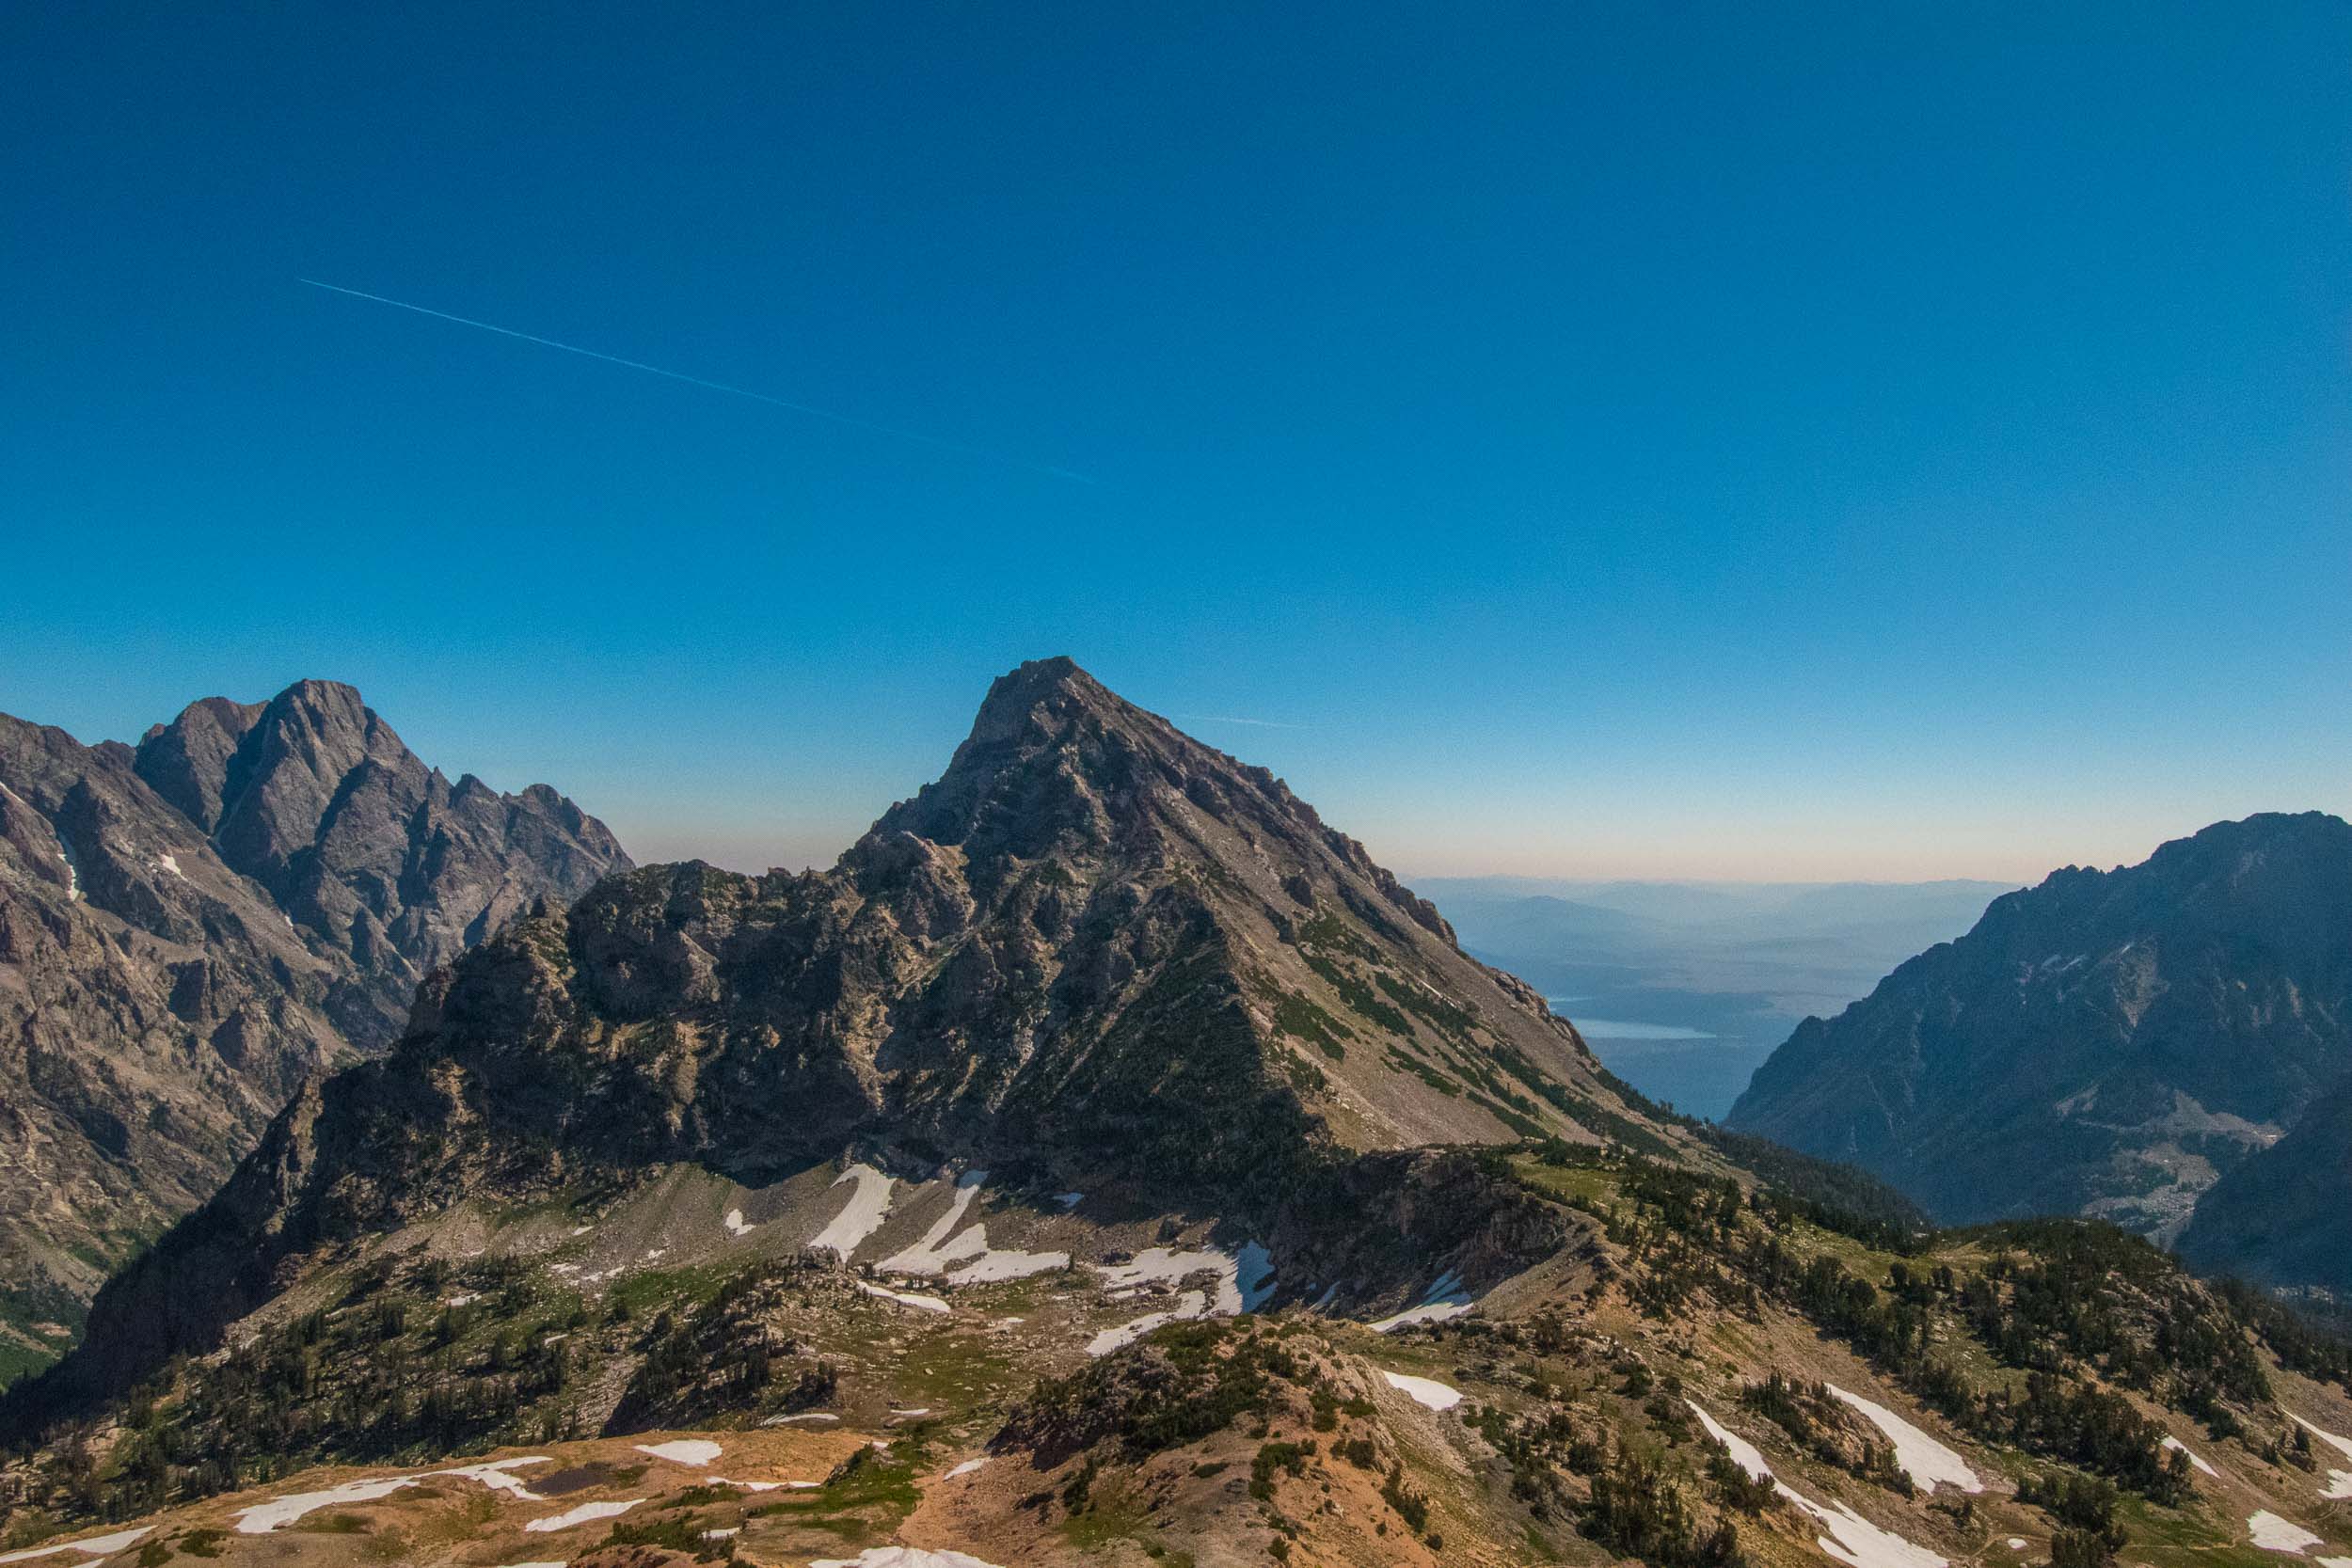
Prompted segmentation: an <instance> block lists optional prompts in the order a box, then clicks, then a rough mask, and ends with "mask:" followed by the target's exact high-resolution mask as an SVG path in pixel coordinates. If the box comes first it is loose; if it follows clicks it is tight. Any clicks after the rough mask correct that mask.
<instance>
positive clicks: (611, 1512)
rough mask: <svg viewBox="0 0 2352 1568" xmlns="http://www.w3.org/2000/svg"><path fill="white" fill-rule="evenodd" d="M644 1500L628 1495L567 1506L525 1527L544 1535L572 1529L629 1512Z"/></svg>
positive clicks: (534, 1532)
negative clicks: (554, 1531) (562, 1510)
mask: <svg viewBox="0 0 2352 1568" xmlns="http://www.w3.org/2000/svg"><path fill="white" fill-rule="evenodd" d="M644 1501H645V1499H644V1498H643V1497H628V1498H626V1499H624V1500H622V1501H620V1502H616V1503H581V1504H580V1506H579V1507H578V1508H567V1509H565V1510H564V1512H563V1513H551V1514H549V1515H548V1517H546V1518H544V1519H533V1520H532V1521H531V1523H529V1524H527V1525H525V1526H524V1527H523V1528H525V1529H527V1530H529V1531H531V1532H532V1534H533V1535H544V1534H546V1533H547V1532H548V1531H549V1530H559V1529H570V1528H572V1527H573V1526H574V1525H586V1524H593V1523H595V1522H596V1520H598V1519H610V1518H612V1517H614V1516H615V1515H617V1514H622V1513H628V1511H629V1510H630V1509H632V1508H635V1507H636V1506H637V1505H638V1504H639V1503H642V1502H644Z"/></svg>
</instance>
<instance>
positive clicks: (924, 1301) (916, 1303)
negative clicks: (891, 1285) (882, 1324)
mask: <svg viewBox="0 0 2352 1568" xmlns="http://www.w3.org/2000/svg"><path fill="white" fill-rule="evenodd" d="M857 1288H858V1289H859V1290H861V1291H865V1292H866V1294H867V1295H869V1296H880V1297H882V1299H883V1300H884V1301H895V1302H897V1303H898V1305H899V1306H901V1307H914V1308H915V1309H916V1310H918V1311H923V1312H947V1311H952V1310H954V1308H952V1307H949V1306H948V1305H947V1304H946V1302H944V1301H942V1300H940V1299H939V1298H938V1297H937V1296H918V1295H916V1294H914V1292H913V1291H886V1290H884V1289H882V1287H881V1286H880V1285H870V1284H868V1283H866V1281H865V1280H863V1279H861V1280H859V1281H858V1282H857Z"/></svg>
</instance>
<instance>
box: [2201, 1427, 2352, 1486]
mask: <svg viewBox="0 0 2352 1568" xmlns="http://www.w3.org/2000/svg"><path fill="white" fill-rule="evenodd" d="M2164 1447H2166V1448H2168V1449H2172V1450H2174V1451H2175V1452H2178V1453H2185V1454H2188V1462H2189V1463H2190V1464H2191V1465H2196V1466H2197V1468H2199V1469H2200V1470H2202V1471H2203V1472H2204V1473H2205V1474H2207V1475H2209V1476H2218V1475H2219V1474H2220V1473H2221V1472H2220V1471H2218V1470H2217V1469H2215V1468H2214V1467H2213V1466H2212V1465H2208V1464H2206V1463H2205V1461H2204V1459H2203V1457H2202V1456H2201V1455H2199V1454H2195V1453H2190V1452H2189V1448H2188V1445H2187V1444H2185V1443H2184V1442H2182V1441H2181V1440H2180V1439H2179V1438H2177V1437H2167V1438H2166V1439H2165V1440H2164ZM2330 1473H2331V1474H2334V1475H2339V1476H2341V1475H2343V1474H2344V1472H2343V1471H2342V1470H2336V1471H2331V1472H2330ZM2346 1479H2352V1478H2346Z"/></svg>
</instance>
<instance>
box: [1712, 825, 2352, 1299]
mask: <svg viewBox="0 0 2352 1568" xmlns="http://www.w3.org/2000/svg"><path fill="white" fill-rule="evenodd" d="M2347 1006H2352V827H2347V826H2346V824H2345V823H2344V821H2342V820H2341V819H2339V818H2337V817H2334V816H2326V815H2323V814H2321V813H2317V812H2312V813H2305V814H2303V815H2300V816H2254V817H2249V818H2248V819H2246V820H2245V821H2242V822H2224V823H2218V824H2216V825H2215V826H2213V827H2210V828H2207V829H2205V830H2204V831H2203V832H2199V833H2197V834H2195V835H2194V836H2193V837H2189V838H2185V839H2180V840H2176V841H2174V842H2172V843H2169V844H2167V845H2165V846H2163V847H2161V848H2159V849H2158V850H2157V851H2156V852H2155V853H2154V854H2153V856H2151V857H2150V858H2149V859H2148V860H2147V861H2146V862H2145V863H2142V864H2139V865H2136V866H2126V867H2122V868H2120V869H2118V870H2115V871H2110V872H2100V871H2093V870H2087V869H2084V868H2081V867H2069V868H2067V869H2065V870H2062V871H2058V872H2055V873H2053V874H2052V875H2051V876H2050V877H2049V879H2047V880H2045V881H2043V882H2042V884H2041V885H2040V886H2038V887H2035V888H2031V889H2028V890H2026V891H2023V892H2019V893H2014V894H2010V895H2008V896H2006V897H2003V898H2000V899H1997V900H1995V901H1994V904H1993V906H1992V907H1991V908H1990V909H1989V910H1987V911H1985V915H1984V918H1983V919H1982V920H1981V921H1979V923H1978V924H1977V925H1976V926H1975V927H1974V928H1972V929H1971V930H1970V931H1969V932H1968V933H1967V934H1966V935H1965V936H1963V937H1962V938H1960V940H1958V941H1957V942H1947V943H1942V944H1939V945H1937V946H1934V947H1931V948H1930V949H1928V950H1927V951H1926V952H1923V953H1921V954H1919V955H1918V956H1917V957H1916V958H1912V959H1910V960H1909V961H1908V962H1905V963H1903V964H1902V965H1900V966H1899V967H1898V968H1897V969H1896V970H1895V971H1894V972H1893V973H1892V974H1889V975H1887V976H1886V978H1885V979H1884V980H1883V982H1882V983H1881V984H1880V985H1879V986H1878V988H1877V989H1876V990H1873V991H1872V992H1871V993H1870V995H1869V996H1868V997H1867V999H1865V1000H1863V1001H1861V1002H1857V1003H1855V1004H1854V1005H1853V1006H1851V1007H1848V1008H1846V1009H1845V1010H1844V1011H1843V1012H1841V1013H1839V1014H1838V1015H1837V1016H1836V1017H1835V1018H1831V1019H1820V1018H1815V1019H1809V1020H1807V1021H1806V1022H1804V1024H1803V1025H1801V1026H1800V1027H1799V1028H1798V1029H1797V1030H1796V1032H1795V1033H1794V1034H1793V1035H1792V1036H1791V1037H1789V1039H1788V1043H1787V1044H1786V1045H1784V1046H1782V1047H1781V1048H1780V1050H1779V1051H1777V1052H1776V1053H1773V1055H1772V1059H1771V1060H1770V1061H1769V1062H1767V1063H1766V1064H1765V1065H1764V1067H1763V1068H1762V1069H1759V1070H1758V1071H1757V1072H1756V1079H1755V1082H1754V1084H1753V1085H1751V1086H1750V1087H1749V1089H1748V1091H1747V1092H1746V1093H1745V1094H1744V1095H1742V1096H1741V1097H1740V1101H1739V1103H1738V1104H1737V1105H1736V1106H1735V1107H1734V1109H1733V1111H1732V1113H1731V1117H1730V1118H1729V1124H1730V1125H1731V1126H1732V1127H1734V1128H1737V1129H1739V1130H1740V1131H1743V1132H1753V1133H1758V1134H1761V1135H1763V1136H1765V1137H1769V1138H1772V1139H1775V1140H1777V1141H1779V1142H1781V1143H1784V1144H1787V1145H1788V1146H1789V1147H1791V1148H1800V1149H1804V1150H1805V1151H1807V1152H1810V1153H1813V1154H1816V1155H1820V1156H1822V1157H1824V1158H1829V1159H1836V1160H1846V1161H1851V1162H1853V1163H1854V1164H1859V1165H1861V1166H1863V1167H1864V1168H1866V1169H1868V1170H1870V1171H1873V1172H1875V1173H1877V1174H1878V1175H1880V1176H1882V1177H1883V1178H1884V1179H1886V1180H1889V1181H1891V1182H1893V1183H1894V1184H1895V1185H1897V1186H1898V1187H1899V1188H1901V1189H1902V1190H1903V1191H1905V1192H1906V1193H1909V1194H1910V1195H1912V1196H1914V1197H1915V1198H1916V1199H1917V1200H1918V1201H1919V1202H1921V1203H1922V1204H1923V1205H1925V1206H1926V1207H1927V1208H1928V1209H1929V1210H1930V1212H1932V1213H1934V1214H1935V1215H1936V1216H1937V1218H1939V1219H1941V1220H1944V1221H1946V1222H1947V1223H1959V1222H1965V1221H1972V1220H1982V1219H1994V1218H2001V1217H2006V1216H2013V1215H2022V1214H2031V1213H2049V1212H2060V1213H2064V1212H2081V1213H2087V1214H2094V1215H2099V1216H2102V1217H2105V1218H2108V1219H2112V1220H2114V1221H2115V1222H2116V1223H2118V1224H2120V1225H2122V1226H2125V1227H2128V1228H2131V1229H2134V1230H2137V1231H2140V1232H2141V1233H2143V1234H2146V1235H2149V1236H2152V1237H2154V1238H2156V1239H2158V1240H2160V1241H2164V1242H2167V1243H2170V1242H2173V1241H2175V1240H2176V1239H2177V1240H2178V1242H2179V1244H2180V1245H2181V1247H2182V1249H2183V1251H2184V1252H2185V1254H2186V1255H2187V1256H2188V1257H2189V1258H2190V1259H2193V1260H2195V1261H2197V1262H2199V1263H2201V1264H2204V1265H2208V1266H2216V1267H2225V1268H2229V1269H2232V1270H2236V1271H2240V1272H2244V1273H2247V1274H2249V1275H2253V1276H2255V1277H2258V1278H2263V1279H2267V1280H2270V1281H2272V1282H2274V1283H2280V1284H2288V1285H2314V1284H2316V1285H2323V1286H2327V1287H2329V1288H2332V1289H2334V1290H2336V1291H2347V1290H2352V1228H2348V1227H2347V1221H2346V1218H2345V1216H2346V1215H2347V1214H2352V1176H2347V1170H2348V1168H2352V1113H2347V1110H2346V1105H2347V1103H2348V1101H2347V1096H2352V1015H2347V1010H2346V1009H2347Z"/></svg>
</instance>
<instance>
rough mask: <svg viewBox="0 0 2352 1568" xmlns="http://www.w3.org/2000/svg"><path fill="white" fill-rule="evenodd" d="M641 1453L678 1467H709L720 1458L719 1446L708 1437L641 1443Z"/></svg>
mask: <svg viewBox="0 0 2352 1568" xmlns="http://www.w3.org/2000/svg"><path fill="white" fill-rule="evenodd" d="M637 1451H638V1452H639V1453H649V1454H651V1455H653V1456H654V1457H655V1458H656V1459H667V1460H669V1461H671V1462H672V1463H674V1464H678V1465H707V1464H709V1463H710V1462H711V1461H712V1460H714V1459H716V1458H718V1457H719V1445H718V1444H716V1443H713V1442H712V1441H710V1440H709V1439H708V1438H707V1437H679V1438H675V1439H674V1440H672V1441H670V1442H667V1443H640V1444H638V1445H637Z"/></svg>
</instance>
